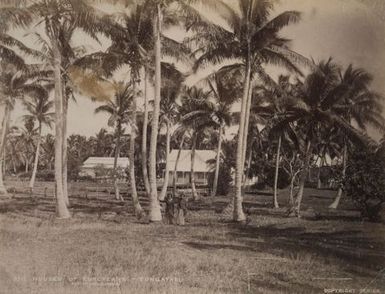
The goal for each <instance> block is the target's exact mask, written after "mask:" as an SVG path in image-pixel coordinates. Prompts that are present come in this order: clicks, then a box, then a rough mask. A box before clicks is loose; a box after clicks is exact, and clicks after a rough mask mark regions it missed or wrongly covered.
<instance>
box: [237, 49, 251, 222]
mask: <svg viewBox="0 0 385 294" xmlns="http://www.w3.org/2000/svg"><path fill="white" fill-rule="evenodd" d="M248 46H249V53H248V57H247V60H246V71H245V79H244V83H243V97H242V103H241V118H240V122H239V131H238V139H237V153H236V169H235V194H234V199H233V203H234V210H233V220H234V221H237V222H242V221H245V220H246V216H245V214H244V212H243V207H242V202H243V195H242V181H243V175H244V149H245V148H246V146H244V144H243V143H244V140H245V139H244V133H245V126H246V112H247V102H248V97H249V88H250V75H251V64H250V59H251V58H250V44H248Z"/></svg>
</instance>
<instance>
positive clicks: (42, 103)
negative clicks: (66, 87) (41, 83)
mask: <svg viewBox="0 0 385 294" xmlns="http://www.w3.org/2000/svg"><path fill="white" fill-rule="evenodd" d="M42 93H43V92H42ZM23 104H24V106H25V108H26V110H27V111H28V113H29V114H27V115H24V119H25V120H32V121H37V123H38V126H37V138H36V140H37V144H36V152H35V160H34V164H33V172H32V176H31V180H30V183H29V187H30V188H33V187H34V184H35V179H36V173H37V167H38V163H39V156H40V147H41V131H42V127H43V126H44V125H46V126H48V127H50V128H51V124H52V121H53V115H54V113H52V112H49V111H50V110H51V108H52V107H53V101H49V95H48V91H46V93H45V94H44V95H43V96H32V97H31V100H30V101H28V100H27V99H25V100H24V101H23Z"/></svg>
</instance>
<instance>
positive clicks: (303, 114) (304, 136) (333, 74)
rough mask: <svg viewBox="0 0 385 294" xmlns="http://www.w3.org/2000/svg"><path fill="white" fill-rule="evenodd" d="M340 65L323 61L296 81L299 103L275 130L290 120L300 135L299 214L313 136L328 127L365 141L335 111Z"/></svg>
mask: <svg viewBox="0 0 385 294" xmlns="http://www.w3.org/2000/svg"><path fill="white" fill-rule="evenodd" d="M338 73H339V67H338V66H337V65H336V64H335V63H334V62H333V61H332V60H331V59H329V60H328V61H326V62H325V61H322V62H320V63H319V64H318V66H317V68H316V69H314V70H313V71H312V72H311V73H310V74H309V75H308V76H307V77H306V79H305V81H304V82H301V81H299V80H298V81H297V84H296V85H295V86H294V89H293V95H295V96H296V97H297V99H298V102H297V103H296V104H295V105H293V106H291V107H289V108H288V110H287V112H286V114H285V115H283V116H282V117H281V120H280V122H279V123H277V124H276V125H275V126H274V129H282V128H284V127H285V126H287V125H288V124H290V123H292V122H296V124H297V126H298V128H299V130H300V132H297V133H300V134H301V136H299V135H298V137H301V138H299V141H300V142H301V146H302V154H303V168H302V171H301V175H300V181H299V191H298V193H297V198H296V203H295V207H293V211H292V212H293V213H294V214H296V215H298V216H300V213H299V212H300V207H301V202H302V198H303V193H304V186H305V181H306V178H307V174H308V169H309V166H310V160H311V157H312V154H313V150H314V143H315V138H316V137H317V136H318V134H319V132H320V129H321V128H323V127H325V126H329V127H336V128H339V129H341V130H343V131H344V132H345V133H346V135H347V136H348V137H349V138H350V139H351V140H355V141H356V142H357V143H362V142H364V140H366V139H365V138H364V137H363V136H362V134H360V133H359V132H358V131H357V130H356V129H354V128H353V127H352V126H351V125H350V123H349V122H347V121H346V120H345V119H344V118H343V117H341V116H340V115H339V113H338V107H337V106H338V104H337V103H338V97H339V95H340V94H341V90H342V89H343V88H342V87H340V86H339V82H338Z"/></svg>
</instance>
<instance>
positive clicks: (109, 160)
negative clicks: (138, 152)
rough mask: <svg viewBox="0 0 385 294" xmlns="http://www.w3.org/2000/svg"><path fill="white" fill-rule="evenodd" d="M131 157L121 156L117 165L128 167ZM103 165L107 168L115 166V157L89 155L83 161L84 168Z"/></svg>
mask: <svg viewBox="0 0 385 294" xmlns="http://www.w3.org/2000/svg"><path fill="white" fill-rule="evenodd" d="M129 162H130V161H129V159H128V158H127V157H119V158H118V162H117V166H118V167H121V168H126V167H128V165H129ZM99 165H103V166H104V167H105V168H114V158H113V157H89V158H88V159H87V160H86V161H84V162H83V165H82V167H83V168H95V167H96V166H99Z"/></svg>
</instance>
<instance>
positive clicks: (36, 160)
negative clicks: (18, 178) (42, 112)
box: [29, 122, 41, 189]
mask: <svg viewBox="0 0 385 294" xmlns="http://www.w3.org/2000/svg"><path fill="white" fill-rule="evenodd" d="M38 130H39V133H38V138H37V145H36V152H35V160H34V163H33V170H32V176H31V180H30V181H29V187H30V188H31V189H32V188H33V187H34V186H35V180H36V174H37V166H38V164H39V155H40V146H41V122H39V128H38Z"/></svg>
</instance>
